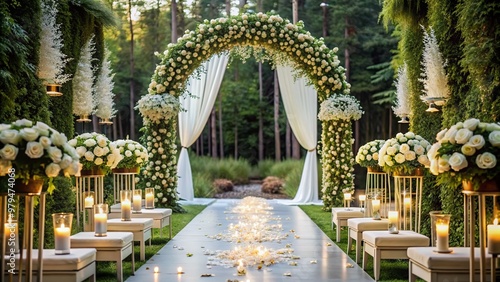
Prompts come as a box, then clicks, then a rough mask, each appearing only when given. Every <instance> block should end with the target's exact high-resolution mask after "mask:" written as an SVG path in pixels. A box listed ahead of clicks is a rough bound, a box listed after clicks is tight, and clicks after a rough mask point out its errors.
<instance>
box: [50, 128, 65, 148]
mask: <svg viewBox="0 0 500 282" xmlns="http://www.w3.org/2000/svg"><path fill="white" fill-rule="evenodd" d="M50 139H52V144H54V145H56V146H62V145H64V144H65V143H66V142H68V138H66V135H64V134H63V133H59V132H57V131H54V132H52V135H51V136H50Z"/></svg>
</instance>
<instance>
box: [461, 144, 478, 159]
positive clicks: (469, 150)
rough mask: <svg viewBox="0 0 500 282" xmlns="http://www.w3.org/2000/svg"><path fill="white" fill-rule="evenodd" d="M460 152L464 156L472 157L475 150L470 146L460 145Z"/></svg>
mask: <svg viewBox="0 0 500 282" xmlns="http://www.w3.org/2000/svg"><path fill="white" fill-rule="evenodd" d="M460 151H461V152H462V154H464V155H466V156H472V155H474V154H475V153H476V148H474V147H472V146H471V144H469V143H467V144H464V145H462V147H461V148H460Z"/></svg>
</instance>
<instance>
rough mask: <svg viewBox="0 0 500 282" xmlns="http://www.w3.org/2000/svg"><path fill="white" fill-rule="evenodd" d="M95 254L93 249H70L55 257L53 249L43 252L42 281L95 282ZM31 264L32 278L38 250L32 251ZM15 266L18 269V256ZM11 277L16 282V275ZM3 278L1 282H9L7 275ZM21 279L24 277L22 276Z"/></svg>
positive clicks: (35, 273)
mask: <svg viewBox="0 0 500 282" xmlns="http://www.w3.org/2000/svg"><path fill="white" fill-rule="evenodd" d="M96 252H97V251H96V249H93V248H85V249H71V250H70V253H69V254H65V255H56V254H55V251H54V249H45V250H43V256H42V257H43V260H42V261H43V264H42V267H43V281H44V282H63V281H64V282H81V281H85V280H87V279H89V281H90V282H95V281H96V277H95V269H96V267H95V261H96ZM23 260H24V261H26V256H24V258H23ZM32 263H33V274H34V275H33V276H35V275H36V276H37V275H38V249H34V250H33V251H32ZM15 265H16V269H19V255H17V257H16V262H15ZM23 268H25V266H23ZM16 273H17V271H16ZM12 277H13V280H12V281H18V277H17V275H12ZM4 278H5V279H4V280H3V281H9V279H10V276H9V274H6V275H5V276H4ZM23 278H25V277H24V276H23ZM34 281H35V280H34Z"/></svg>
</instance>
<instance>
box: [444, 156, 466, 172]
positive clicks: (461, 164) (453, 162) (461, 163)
mask: <svg viewBox="0 0 500 282" xmlns="http://www.w3.org/2000/svg"><path fill="white" fill-rule="evenodd" d="M448 163H449V164H450V166H451V168H452V169H453V170H454V171H459V170H461V169H463V168H466V167H467V166H468V165H469V163H468V162H467V159H466V158H465V156H464V155H462V154H460V153H456V152H455V153H453V155H451V157H450V159H449V160H448Z"/></svg>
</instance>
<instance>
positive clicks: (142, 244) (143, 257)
mask: <svg viewBox="0 0 500 282" xmlns="http://www.w3.org/2000/svg"><path fill="white" fill-rule="evenodd" d="M139 244H140V250H141V254H140V257H141V261H143V260H146V243H145V242H144V240H141V242H139Z"/></svg>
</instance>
